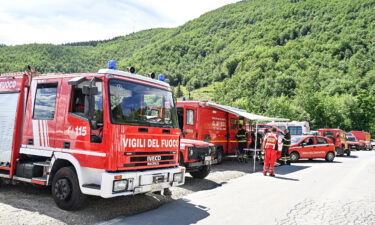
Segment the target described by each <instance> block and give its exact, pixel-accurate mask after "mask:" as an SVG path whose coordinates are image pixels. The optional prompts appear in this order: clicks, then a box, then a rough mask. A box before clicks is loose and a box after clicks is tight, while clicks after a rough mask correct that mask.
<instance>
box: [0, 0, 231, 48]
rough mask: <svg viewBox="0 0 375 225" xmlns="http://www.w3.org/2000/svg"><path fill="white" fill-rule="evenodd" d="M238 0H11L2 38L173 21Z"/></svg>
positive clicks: (101, 31) (91, 32) (56, 38)
mask: <svg viewBox="0 0 375 225" xmlns="http://www.w3.org/2000/svg"><path fill="white" fill-rule="evenodd" d="M236 1H238V0H205V1H198V0H178V1H176V0H157V1H155V0H60V1H50V0H33V1H27V0H11V1H5V2H3V3H2V6H1V7H0V30H1V33H0V43H4V44H7V45H15V44H25V43H54V44H60V43H67V42H77V41H88V40H102V39H109V38H113V37H115V36H120V35H126V34H129V33H131V32H135V31H139V30H144V29H150V28H155V27H175V26H178V25H182V24H183V23H185V22H187V21H188V20H191V19H194V18H196V17H199V16H200V15H201V14H203V13H205V12H207V11H210V10H212V9H215V8H217V7H220V6H222V5H225V4H228V3H232V2H236Z"/></svg>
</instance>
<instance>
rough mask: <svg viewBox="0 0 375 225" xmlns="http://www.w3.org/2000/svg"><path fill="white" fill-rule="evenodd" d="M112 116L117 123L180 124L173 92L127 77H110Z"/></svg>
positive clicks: (172, 125)
mask: <svg viewBox="0 0 375 225" xmlns="http://www.w3.org/2000/svg"><path fill="white" fill-rule="evenodd" d="M109 100H110V112H111V120H112V123H114V124H124V125H125V124H126V125H141V126H153V127H168V128H177V127H178V122H177V118H176V114H177V113H176V112H175V111H176V108H175V105H174V102H173V97H172V93H171V92H170V91H167V90H163V89H160V88H156V87H151V86H146V85H142V84H138V83H133V82H129V81H124V80H118V79H111V80H110V81H109Z"/></svg>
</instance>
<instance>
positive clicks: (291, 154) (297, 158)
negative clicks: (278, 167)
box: [290, 152, 299, 162]
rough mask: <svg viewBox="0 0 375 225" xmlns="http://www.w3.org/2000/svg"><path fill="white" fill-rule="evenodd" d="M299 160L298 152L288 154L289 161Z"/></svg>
mask: <svg viewBox="0 0 375 225" xmlns="http://www.w3.org/2000/svg"><path fill="white" fill-rule="evenodd" d="M298 160H299V154H298V152H292V153H290V161H292V162H297V161H298Z"/></svg>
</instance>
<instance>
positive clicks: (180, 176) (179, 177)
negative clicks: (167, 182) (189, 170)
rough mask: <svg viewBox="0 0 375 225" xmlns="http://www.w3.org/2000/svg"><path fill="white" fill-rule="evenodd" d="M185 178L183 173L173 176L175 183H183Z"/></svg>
mask: <svg viewBox="0 0 375 225" xmlns="http://www.w3.org/2000/svg"><path fill="white" fill-rule="evenodd" d="M183 178H184V175H183V173H175V174H173V182H177V183H182V181H183Z"/></svg>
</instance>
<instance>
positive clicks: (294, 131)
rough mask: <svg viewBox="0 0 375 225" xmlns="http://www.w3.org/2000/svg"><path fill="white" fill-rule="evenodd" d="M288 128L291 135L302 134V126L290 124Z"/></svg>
mask: <svg viewBox="0 0 375 225" xmlns="http://www.w3.org/2000/svg"><path fill="white" fill-rule="evenodd" d="M288 129H289V132H290V135H302V127H301V126H289V127H288Z"/></svg>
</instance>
